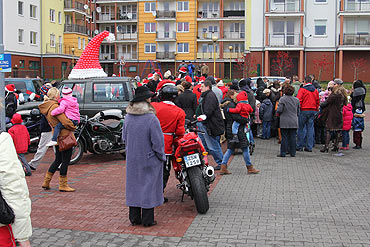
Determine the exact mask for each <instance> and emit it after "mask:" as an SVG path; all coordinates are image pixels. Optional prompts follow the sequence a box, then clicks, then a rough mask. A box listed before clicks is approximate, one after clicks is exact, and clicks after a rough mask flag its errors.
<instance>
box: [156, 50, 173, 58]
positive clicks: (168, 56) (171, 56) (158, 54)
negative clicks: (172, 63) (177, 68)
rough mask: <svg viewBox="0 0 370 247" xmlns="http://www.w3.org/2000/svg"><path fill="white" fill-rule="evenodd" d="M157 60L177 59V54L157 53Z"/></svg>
mask: <svg viewBox="0 0 370 247" xmlns="http://www.w3.org/2000/svg"><path fill="white" fill-rule="evenodd" d="M156 58H157V59H175V52H174V51H157V52H156Z"/></svg>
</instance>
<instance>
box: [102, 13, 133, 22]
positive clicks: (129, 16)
mask: <svg viewBox="0 0 370 247" xmlns="http://www.w3.org/2000/svg"><path fill="white" fill-rule="evenodd" d="M108 19H109V18H108ZM116 20H117V21H137V13H136V12H126V13H117V18H116Z"/></svg>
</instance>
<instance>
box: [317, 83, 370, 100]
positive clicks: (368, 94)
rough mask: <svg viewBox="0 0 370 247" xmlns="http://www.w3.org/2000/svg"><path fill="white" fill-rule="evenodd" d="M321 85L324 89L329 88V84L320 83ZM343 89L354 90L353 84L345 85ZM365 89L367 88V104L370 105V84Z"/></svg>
mask: <svg viewBox="0 0 370 247" xmlns="http://www.w3.org/2000/svg"><path fill="white" fill-rule="evenodd" d="M320 85H321V88H322V89H326V87H327V86H328V83H320ZM343 87H344V88H346V89H348V90H351V89H352V82H345V83H343ZM365 87H366V98H365V103H366V104H370V93H369V92H370V84H367V83H365Z"/></svg>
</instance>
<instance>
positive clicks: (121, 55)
mask: <svg viewBox="0 0 370 247" xmlns="http://www.w3.org/2000/svg"><path fill="white" fill-rule="evenodd" d="M117 55H118V58H119V59H121V58H123V60H133V59H137V53H136V52H131V53H123V52H119V53H118V54H117Z"/></svg>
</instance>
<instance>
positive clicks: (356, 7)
mask: <svg viewBox="0 0 370 247" xmlns="http://www.w3.org/2000/svg"><path fill="white" fill-rule="evenodd" d="M342 1H345V2H344V11H348V12H362V11H363V12H366V11H370V2H368V1H360V0H357V2H356V1H349V0H342Z"/></svg>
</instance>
